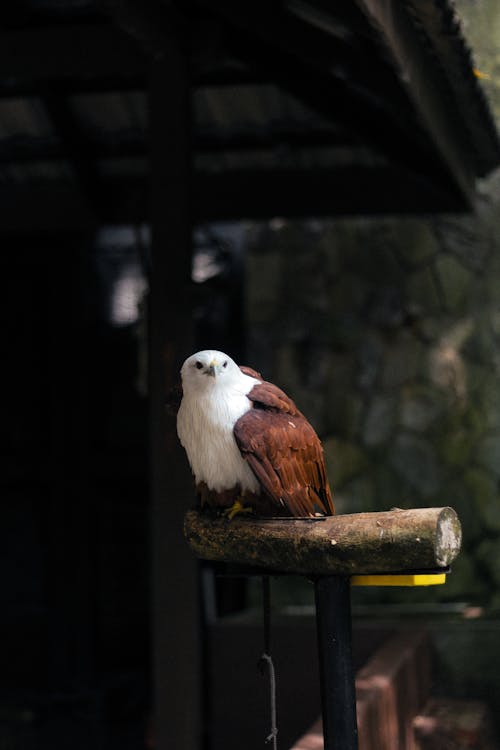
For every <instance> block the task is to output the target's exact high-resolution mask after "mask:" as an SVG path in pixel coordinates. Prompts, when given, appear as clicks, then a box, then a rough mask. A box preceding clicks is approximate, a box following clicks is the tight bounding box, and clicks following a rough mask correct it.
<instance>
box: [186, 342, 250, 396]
mask: <svg viewBox="0 0 500 750" xmlns="http://www.w3.org/2000/svg"><path fill="white" fill-rule="evenodd" d="M181 377H182V386H183V389H184V390H185V391H188V390H191V389H193V390H197V391H205V390H207V389H211V388H214V387H217V386H220V385H223V386H228V387H230V386H234V385H236V384H237V383H239V382H241V380H242V378H243V377H244V376H243V373H242V372H241V370H240V368H239V367H238V365H237V364H236V362H234V360H232V359H231V357H228V355H227V354H224V352H218V351H216V350H214V349H205V350H204V351H202V352H196V354H192V355H191V356H190V357H188V358H187V359H186V361H185V362H184V364H183V365H182V367H181Z"/></svg>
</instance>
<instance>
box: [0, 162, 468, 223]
mask: <svg viewBox="0 0 500 750" xmlns="http://www.w3.org/2000/svg"><path fill="white" fill-rule="evenodd" d="M101 184H102V190H101V194H102V195H103V199H102V204H101V207H100V216H101V219H102V221H104V222H107V223H110V224H123V223H130V222H132V223H143V222H148V221H149V218H150V216H149V203H148V197H149V192H150V189H149V184H148V182H147V180H146V179H141V178H132V177H129V178H125V177H122V176H120V177H117V178H109V177H108V178H106V179H104V178H102V183H101ZM192 200H193V221H194V222H209V221H217V220H223V219H241V218H254V219H269V218H272V217H274V216H286V217H289V218H301V217H307V216H342V215H352V214H360V213H361V214H372V215H377V214H387V213H391V214H405V215H411V214H415V213H417V214H422V213H435V212H436V211H438V212H439V211H456V210H458V209H459V208H460V207H461V208H462V210H463V209H465V207H466V206H465V204H464V203H463V202H462V203H460V201H461V200H462V201H463V198H461V196H460V195H453V194H450V192H449V191H443V190H440V189H439V188H438V187H437V186H436V185H432V184H431V183H429V181H427V180H424V179H423V178H419V177H417V176H414V177H411V176H408V174H407V173H406V172H404V171H402V170H400V169H399V168H397V167H379V168H375V167H362V166H359V167H352V166H345V167H337V168H332V169H322V170H321V171H307V170H299V169H295V170H292V169H282V170H278V171H271V170H268V171H263V170H252V171H251V170H239V171H236V170H233V171H232V172H230V173H222V174H220V175H211V174H206V173H201V174H200V173H198V174H197V175H196V176H195V179H194V183H193V187H192ZM0 203H1V204H2V206H3V211H2V213H1V215H0V232H1V233H6V232H7V233H9V232H12V233H17V232H37V231H38V232H44V231H46V232H54V231H58V230H62V229H64V228H66V229H71V228H79V227H83V226H86V225H87V224H88V222H89V221H90V220H91V216H92V215H91V214H90V212H89V209H88V207H86V204H85V203H84V202H82V200H81V191H79V190H78V188H77V187H76V186H75V185H74V184H72V183H70V182H68V181H63V180H61V181H55V180H53V181H50V182H49V183H47V184H44V183H40V182H37V183H33V184H28V185H22V186H19V187H15V186H8V187H4V188H0ZM26 216H29V217H30V221H29V223H27V222H26Z"/></svg>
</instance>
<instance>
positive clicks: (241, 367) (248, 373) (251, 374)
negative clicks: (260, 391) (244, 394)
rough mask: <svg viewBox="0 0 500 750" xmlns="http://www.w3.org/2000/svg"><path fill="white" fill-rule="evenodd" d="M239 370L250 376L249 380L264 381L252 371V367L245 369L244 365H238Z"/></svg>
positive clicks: (258, 373)
mask: <svg viewBox="0 0 500 750" xmlns="http://www.w3.org/2000/svg"><path fill="white" fill-rule="evenodd" d="M240 370H241V372H243V373H244V374H245V375H250V377H251V378H257V380H264V378H263V377H262V375H261V374H260V372H257V370H254V369H253V368H252V367H247V366H246V365H240Z"/></svg>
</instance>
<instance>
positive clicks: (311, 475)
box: [234, 381, 334, 516]
mask: <svg viewBox="0 0 500 750" xmlns="http://www.w3.org/2000/svg"><path fill="white" fill-rule="evenodd" d="M248 398H249V399H250V401H252V404H253V408H252V409H250V411H248V412H247V413H246V414H244V415H243V416H242V417H240V419H239V420H238V421H237V422H236V424H235V426H234V436H235V439H236V442H237V444H238V447H239V449H240V451H241V453H242V455H243V458H245V460H246V461H248V463H249V465H250V467H251V469H252V471H253V472H254V474H255V475H256V477H257V479H258V480H259V482H260V484H261V485H262V488H263V490H264V492H265V494H266V495H267V497H268V498H269V499H271V500H272V508H271V515H273V514H275V515H283V514H286V515H290V516H313V515H315V514H316V513H324V514H326V515H331V514H333V513H334V508H333V500H332V495H331V492H330V487H329V485H328V479H327V477H326V468H325V461H324V456H323V448H322V446H321V442H320V440H319V438H318V436H317V435H316V433H315V431H314V429H313V428H312V426H311V425H310V424H309V422H308V421H307V419H306V418H305V417H304V415H303V414H301V412H300V411H299V410H298V409H297V407H296V405H295V404H294V402H293V401H292V399H291V398H289V397H288V396H287V395H286V393H284V392H283V391H282V390H281V389H280V388H278V387H277V386H275V385H273V384H272V383H267V382H265V381H264V382H262V383H260V384H259V385H256V386H254V388H252V390H251V391H250V393H249V394H248ZM269 514H270V513H269V509H268V510H267V515H269Z"/></svg>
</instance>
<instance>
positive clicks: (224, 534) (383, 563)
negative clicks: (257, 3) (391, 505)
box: [184, 508, 462, 576]
mask: <svg viewBox="0 0 500 750" xmlns="http://www.w3.org/2000/svg"><path fill="white" fill-rule="evenodd" d="M184 534H185V537H186V539H187V541H188V543H189V545H190V547H191V549H192V550H193V552H194V553H195V554H196V555H197V556H198V557H200V558H202V559H205V560H213V561H219V562H226V563H233V564H236V565H243V566H249V567H251V568H259V569H265V570H268V571H272V572H276V573H278V572H279V573H296V574H301V575H312V576H314V575H361V574H367V573H389V572H393V573H396V572H400V571H408V570H435V569H436V568H444V567H447V566H448V565H450V563H451V562H453V560H454V559H455V557H456V556H457V555H458V553H459V551H460V543H461V536H462V534H461V527H460V521H459V519H458V516H457V514H456V513H455V511H454V510H453V508H416V509H413V510H391V511H387V512H382V513H354V514H349V515H338V516H327V517H322V518H252V517H249V516H236V517H235V518H233V520H231V521H230V520H228V519H227V518H224V517H220V516H214V515H212V514H210V513H205V512H204V511H197V510H191V511H188V513H187V514H186V516H185V521H184Z"/></svg>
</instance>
